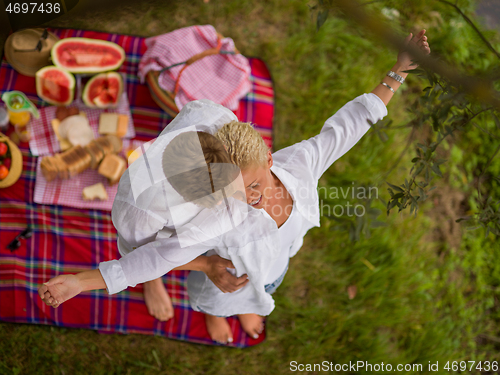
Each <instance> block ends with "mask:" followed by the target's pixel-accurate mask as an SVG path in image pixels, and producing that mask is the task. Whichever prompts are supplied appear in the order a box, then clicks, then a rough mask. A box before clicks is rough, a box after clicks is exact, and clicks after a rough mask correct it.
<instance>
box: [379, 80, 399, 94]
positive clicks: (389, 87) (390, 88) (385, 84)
mask: <svg viewBox="0 0 500 375" xmlns="http://www.w3.org/2000/svg"><path fill="white" fill-rule="evenodd" d="M380 83H381V84H382V85H384V86H385V87H387V88H388V89H389V90H391V91H392V92H393V93H396V92H395V91H394V89H393V88H392V87H391V86H389V85H388V84H387V83H385V82H380Z"/></svg>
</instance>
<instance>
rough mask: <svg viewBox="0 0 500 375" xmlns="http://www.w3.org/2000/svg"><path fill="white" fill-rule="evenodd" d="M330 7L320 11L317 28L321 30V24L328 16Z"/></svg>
mask: <svg viewBox="0 0 500 375" xmlns="http://www.w3.org/2000/svg"><path fill="white" fill-rule="evenodd" d="M328 11H329V9H322V10H320V11H319V12H318V18H317V19H316V30H319V29H320V28H321V26H323V24H324V23H325V21H326V19H327V18H328Z"/></svg>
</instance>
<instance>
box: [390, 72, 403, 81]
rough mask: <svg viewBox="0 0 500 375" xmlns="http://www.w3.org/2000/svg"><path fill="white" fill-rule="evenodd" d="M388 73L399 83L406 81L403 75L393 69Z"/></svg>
mask: <svg viewBox="0 0 500 375" xmlns="http://www.w3.org/2000/svg"><path fill="white" fill-rule="evenodd" d="M387 75H388V76H389V77H391V78H392V79H395V80H396V81H398V82H399V83H403V82H404V81H405V79H404V78H403V77H401V76H400V75H399V74H397V73H394V72H393V71H392V70H390V71H389V73H387Z"/></svg>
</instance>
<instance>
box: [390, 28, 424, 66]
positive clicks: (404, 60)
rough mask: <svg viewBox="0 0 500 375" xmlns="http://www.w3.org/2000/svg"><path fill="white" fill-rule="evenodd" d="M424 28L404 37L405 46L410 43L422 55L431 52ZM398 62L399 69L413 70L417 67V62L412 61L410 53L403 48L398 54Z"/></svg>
mask: <svg viewBox="0 0 500 375" xmlns="http://www.w3.org/2000/svg"><path fill="white" fill-rule="evenodd" d="M425 31H426V30H425V29H423V30H422V31H420V32H419V33H418V34H417V35H415V36H413V34H412V33H410V35H408V36H407V37H406V38H405V41H404V44H405V46H408V45H412V46H413V47H414V48H419V49H420V51H421V52H422V53H423V54H424V55H428V54H430V53H431V49H430V47H429V43H428V42H427V37H426V36H425V35H424V34H425ZM398 64H399V65H400V66H401V71H404V70H413V69H416V68H417V67H418V64H415V63H413V62H412V56H411V55H410V53H409V52H408V51H407V50H406V49H403V50H401V51H400V52H399V54H398Z"/></svg>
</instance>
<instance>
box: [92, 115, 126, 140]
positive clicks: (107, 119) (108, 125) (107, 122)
mask: <svg viewBox="0 0 500 375" xmlns="http://www.w3.org/2000/svg"><path fill="white" fill-rule="evenodd" d="M127 130H128V116H127V115H122V114H118V113H101V116H100V117H99V134H103V135H107V134H111V135H116V136H117V137H120V138H123V137H124V136H125V135H126V134H127Z"/></svg>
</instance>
